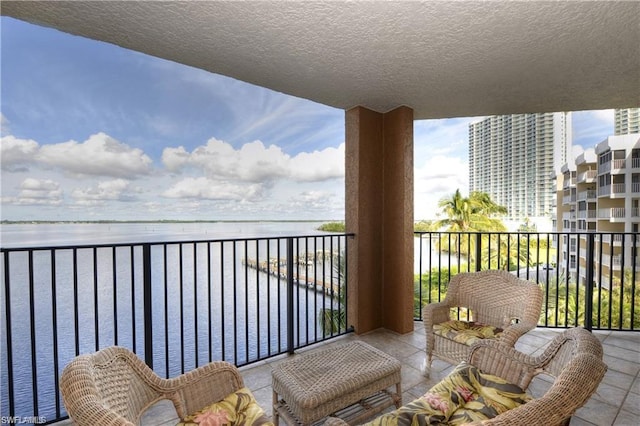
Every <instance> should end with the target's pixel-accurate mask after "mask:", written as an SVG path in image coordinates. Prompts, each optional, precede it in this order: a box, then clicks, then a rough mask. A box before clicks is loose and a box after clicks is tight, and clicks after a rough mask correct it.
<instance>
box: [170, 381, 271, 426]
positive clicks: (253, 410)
mask: <svg viewBox="0 0 640 426" xmlns="http://www.w3.org/2000/svg"><path fill="white" fill-rule="evenodd" d="M195 425H200V426H223V425H225V426H226V425H229V426H232V425H243V426H244V425H247V426H249V425H267V426H272V425H273V423H272V422H271V420H269V418H268V417H267V415H266V414H265V413H264V411H263V410H262V408H261V407H260V406H259V405H258V403H257V402H256V400H255V398H254V397H253V394H252V393H251V391H250V390H249V389H248V388H246V387H245V388H242V389H239V390H237V391H235V392H234V393H232V394H230V395H227V397H226V398H225V399H223V400H222V401H219V402H215V403H213V404H211V405H209V406H207V407H205V408H203V409H202V410H200V411H198V412H196V413H194V414H192V415H190V416H187V417H185V418H184V419H183V421H182V422H180V423H178V424H177V425H176V426H195Z"/></svg>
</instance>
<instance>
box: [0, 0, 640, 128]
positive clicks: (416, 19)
mask: <svg viewBox="0 0 640 426" xmlns="http://www.w3.org/2000/svg"><path fill="white" fill-rule="evenodd" d="M0 10H1V13H2V15H7V16H12V17H15V18H18V19H21V20H25V21H28V22H32V23H35V24H39V25H44V26H48V27H53V28H57V29H59V30H61V31H65V32H68V33H71V34H77V35H80V36H84V37H88V38H92V39H96V40H102V41H105V42H108V43H113V44H116V45H119V46H123V47H126V48H128V49H133V50H137V51H140V52H144V53H147V54H150V55H154V56H158V57H161V58H165V59H169V60H172V61H175V62H180V63H183V64H187V65H191V66H194V67H198V68H202V69H205V70H208V71H211V72H213V73H217V74H222V75H226V76H230V77H233V78H236V79H239V80H242V81H246V82H249V83H253V84H256V85H259V86H263V87H267V88H270V89H273V90H276V91H279V92H283V93H287V94H290V95H294V96H298V97H301V98H306V99H310V100H313V101H315V102H319V103H322V104H326V105H330V106H333V107H337V108H342V109H348V108H351V107H353V106H356V105H362V106H365V107H367V108H370V109H373V110H376V111H380V112H386V111H388V110H391V109H393V108H396V107H398V106H400V105H406V106H409V107H411V108H413V109H414V114H415V118H416V119H424V118H443V117H462V116H478V115H490V114H508V113H523V112H551V111H572V110H574V111H575V110H587V109H604V108H616V107H619V108H622V107H636V106H639V105H640V2H636V1H629V2H610V1H604V2H603V1H600V2H577V1H576V2H573V1H571V2H533V1H530V2H507V1H501V2H486V1H471V2H460V1H450V2H448V1H447V2H444V1H430V2H417V1H380V2H358V1H355V2H335V1H331V2H330V1H305V2H299V1H298V2H276V1H263V2H234V1H233V2H232V1H225V2H218V1H207V2H193V1H192V2H186V1H183V2H132V1H124V2H122V1H121V2H118V1H73V2H65V1H45V2H37V1H2V4H1V9H0Z"/></svg>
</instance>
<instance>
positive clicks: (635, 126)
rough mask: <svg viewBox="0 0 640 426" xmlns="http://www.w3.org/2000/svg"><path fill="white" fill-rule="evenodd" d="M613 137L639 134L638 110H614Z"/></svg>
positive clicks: (639, 111) (639, 117) (639, 113)
mask: <svg viewBox="0 0 640 426" xmlns="http://www.w3.org/2000/svg"><path fill="white" fill-rule="evenodd" d="M614 121H615V132H614V135H616V136H618V135H629V134H634V133H640V108H624V109H616V110H615V113H614Z"/></svg>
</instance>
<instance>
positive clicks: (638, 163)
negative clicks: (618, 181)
mask: <svg viewBox="0 0 640 426" xmlns="http://www.w3.org/2000/svg"><path fill="white" fill-rule="evenodd" d="M631 167H633V168H634V169H640V158H632V159H631Z"/></svg>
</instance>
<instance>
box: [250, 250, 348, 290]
mask: <svg viewBox="0 0 640 426" xmlns="http://www.w3.org/2000/svg"><path fill="white" fill-rule="evenodd" d="M295 262H296V264H297V265H303V267H304V268H305V269H307V268H308V267H313V266H314V264H315V262H314V263H308V262H311V261H310V260H309V259H308V258H307V259H302V258H296V260H295ZM242 264H243V265H246V266H248V267H250V268H253V269H257V270H259V271H260V272H264V273H265V274H269V275H271V276H273V277H277V278H279V279H281V280H287V279H288V276H287V260H286V259H275V258H272V259H269V261H266V260H264V261H261V262H257V261H256V260H255V259H244V258H243V259H242ZM297 269H298V268H294V271H293V273H294V274H295V275H294V277H293V282H294V284H296V285H298V286H302V287H305V288H307V289H310V290H315V291H317V292H323V293H325V294H328V295H331V294H334V295H335V296H338V294H339V292H340V287H339V286H338V285H337V284H334V283H332V282H326V281H322V280H320V279H317V278H315V277H307V276H305V275H304V274H296V273H297Z"/></svg>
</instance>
